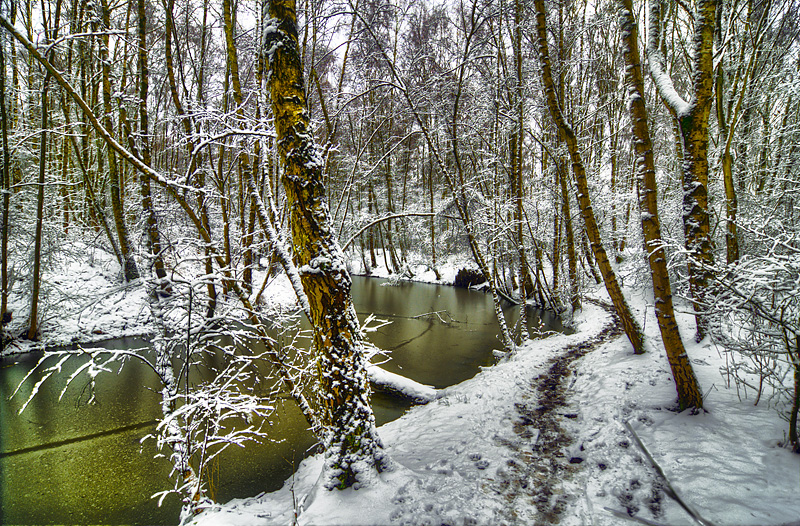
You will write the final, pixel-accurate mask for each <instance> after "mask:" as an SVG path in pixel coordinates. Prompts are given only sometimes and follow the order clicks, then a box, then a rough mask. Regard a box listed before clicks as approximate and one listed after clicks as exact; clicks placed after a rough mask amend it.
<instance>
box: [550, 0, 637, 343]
mask: <svg viewBox="0 0 800 526" xmlns="http://www.w3.org/2000/svg"><path fill="white" fill-rule="evenodd" d="M534 6H535V8H536V31H537V40H538V44H539V59H540V61H541V66H542V69H541V73H542V84H543V85H544V90H545V95H546V96H547V106H548V108H549V110H550V115H551V116H552V118H553V120H554V121H555V124H556V126H557V127H558V129H559V130H560V132H561V137H562V139H563V140H564V141H565V142H566V143H567V148H568V149H569V154H570V158H571V160H572V173H573V175H574V177H575V184H576V186H577V189H578V204H579V205H580V209H581V213H582V214H583V222H584V224H585V227H586V235H587V236H588V237H589V241H590V242H591V247H592V252H593V254H594V258H595V261H597V266H598V267H599V268H600V274H601V275H602V276H603V281H604V282H605V286H606V290H607V291H608V295H609V297H610V298H611V301H612V303H613V304H614V310H615V311H616V313H617V316H619V319H620V322H621V323H622V327H623V329H624V330H625V335H626V336H627V337H628V340H630V342H631V345H632V346H633V350H634V352H635V353H637V354H640V353H642V352H644V344H643V342H642V332H641V329H640V328H639V324H638V323H637V322H636V320H635V319H634V318H633V315H632V314H631V311H630V308H629V307H628V304H627V302H626V301H625V296H624V295H623V294H622V289H621V288H620V286H619V282H618V281H617V276H616V274H615V273H614V269H613V268H612V267H611V262H610V261H609V260H608V255H607V254H606V250H605V247H603V241H602V239H601V238H600V229H599V227H598V226H597V220H596V219H595V216H594V211H593V210H592V203H591V200H590V199H589V184H588V182H587V180H586V169H585V168H584V165H583V161H582V159H581V155H580V152H579V151H578V139H577V137H576V136H575V133H574V132H573V130H572V128H571V127H570V126H569V125H568V124H567V123H566V121H565V120H564V116H563V114H562V112H561V108H560V107H559V104H558V100H557V98H556V92H555V84H554V82H553V75H552V72H551V67H550V53H549V50H548V45H547V23H546V15H545V7H544V0H535V1H534Z"/></svg>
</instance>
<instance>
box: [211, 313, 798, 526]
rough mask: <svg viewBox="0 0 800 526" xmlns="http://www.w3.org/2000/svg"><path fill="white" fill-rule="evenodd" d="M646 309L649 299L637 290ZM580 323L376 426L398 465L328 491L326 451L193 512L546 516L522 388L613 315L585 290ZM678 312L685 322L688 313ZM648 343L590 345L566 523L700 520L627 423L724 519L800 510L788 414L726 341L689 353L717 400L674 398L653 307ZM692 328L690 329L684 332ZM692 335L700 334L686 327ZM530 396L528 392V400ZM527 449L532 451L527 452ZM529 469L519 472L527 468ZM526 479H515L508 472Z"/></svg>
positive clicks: (224, 516)
mask: <svg viewBox="0 0 800 526" xmlns="http://www.w3.org/2000/svg"><path fill="white" fill-rule="evenodd" d="M639 303H640V305H641V307H642V308H640V312H644V310H645V309H644V302H643V301H640V302H639ZM576 321H577V328H578V332H577V333H576V334H572V335H556V336H552V337H550V338H547V339H545V340H536V341H530V342H528V343H527V344H526V345H525V346H524V347H523V348H521V349H520V350H519V352H518V353H517V354H516V355H515V356H514V357H513V358H512V359H510V360H508V361H505V362H503V363H500V364H498V365H497V366H495V367H492V368H489V369H485V370H483V371H482V372H481V373H479V374H478V375H477V376H476V377H475V378H473V379H471V380H468V381H466V382H463V383H462V384H460V385H457V386H454V387H451V388H449V389H447V390H446V392H445V394H444V396H443V397H441V398H439V399H437V400H436V401H434V402H432V403H430V404H428V405H426V406H420V407H416V408H413V409H412V410H410V411H409V412H408V413H407V414H406V415H405V416H403V417H402V418H400V419H399V420H396V421H394V422H390V423H388V424H385V425H384V426H382V427H381V428H380V429H379V432H380V435H381V437H382V438H383V441H384V444H385V446H386V448H387V451H388V452H389V454H390V456H391V457H392V459H393V461H394V470H393V471H391V472H389V473H384V474H381V475H379V476H377V478H376V480H374V481H373V482H374V483H373V484H372V485H369V486H367V487H362V488H360V489H350V490H347V491H335V492H326V491H320V490H319V488H318V485H317V478H318V476H319V473H320V468H321V459H320V457H312V458H309V459H307V460H306V461H305V462H304V463H303V464H302V465H301V467H300V469H299V470H298V471H297V473H296V474H295V475H294V476H293V477H292V478H291V479H289V480H287V481H286V483H285V485H284V487H283V489H282V490H280V491H277V492H274V493H270V494H264V495H260V496H258V497H254V498H251V499H241V500H234V501H232V502H229V503H227V504H225V505H224V506H222V507H220V508H219V509H217V510H214V511H207V512H205V513H203V514H201V515H200V516H199V517H197V520H196V523H197V524H198V526H199V525H202V526H211V525H223V524H225V525H257V524H258V525H267V524H292V523H295V522H296V523H298V524H352V525H355V524H365V525H367V524H378V525H380V524H436V525H438V524H464V525H470V524H503V523H505V524H549V523H550V522H548V521H549V519H548V518H547V517H544V516H542V515H541V514H540V512H539V511H538V510H537V506H536V504H537V483H538V482H539V480H537V471H536V470H535V469H526V468H530V467H531V466H520V462H521V460H520V459H527V461H528V462H530V463H531V464H535V463H536V462H537V461H538V460H537V453H536V441H537V433H536V432H535V431H534V432H533V433H529V435H531V436H528V437H526V436H525V434H520V433H517V432H516V431H515V424H516V425H517V426H518V425H519V420H520V414H519V411H518V408H517V404H519V403H520V402H521V401H522V400H524V399H526V398H527V399H529V398H530V397H533V396H536V393H535V391H534V390H533V389H532V388H531V380H532V379H533V378H534V377H536V376H537V375H539V374H541V373H542V372H543V371H544V370H545V364H546V362H547V360H548V359H549V358H551V357H552V356H554V355H555V354H557V353H558V352H559V350H561V349H563V348H564V347H566V346H568V345H570V344H575V343H578V342H581V341H584V340H587V339H590V338H592V337H594V336H596V335H597V334H598V333H599V332H600V330H601V328H602V327H603V326H604V324H607V323H609V322H610V320H609V317H608V315H607V314H606V312H605V311H604V310H602V309H601V308H599V307H597V306H595V305H592V304H586V306H585V307H584V310H583V311H582V312H581V313H580V314H579V315H578V317H577V320H576ZM681 321H682V322H683V324H684V326H686V327H689V326H690V324H691V317H690V316H686V315H683V316H681ZM646 333H647V337H648V340H649V341H650V342H651V352H649V353H647V354H645V355H642V356H635V355H633V353H632V350H631V347H630V345H629V344H628V342H627V340H625V338H624V336H623V337H617V338H614V339H613V340H612V341H610V342H607V343H605V344H602V345H600V346H599V348H597V349H596V350H594V351H593V352H591V353H590V354H589V355H588V356H586V357H585V358H584V359H582V360H581V361H580V362H579V365H578V366H577V368H576V369H577V370H576V373H575V375H574V377H573V378H572V380H571V382H570V385H569V387H568V390H569V392H568V394H569V395H570V398H569V401H570V404H569V406H568V408H567V409H566V410H565V411H564V412H563V413H564V414H565V415H567V416H568V417H564V418H562V420H563V424H562V425H563V426H564V428H566V429H567V430H568V431H569V433H571V434H572V436H573V440H572V441H571V443H569V442H568V443H567V445H566V446H565V448H564V451H563V457H561V460H560V462H562V463H564V464H565V465H566V464H571V465H572V466H573V468H572V469H571V470H565V472H564V473H565V476H564V477H563V481H562V482H561V484H560V487H557V488H555V493H556V495H554V496H553V497H551V498H552V499H557V498H561V499H562V500H563V502H565V503H566V508H565V509H564V511H563V512H562V514H561V517H560V521H561V522H560V523H561V524H564V525H590V524H591V525H615V524H623V523H625V522H627V521H626V520H625V519H621V518H619V517H617V516H615V515H613V514H612V512H611V511H609V510H616V511H620V512H624V513H630V514H635V515H636V516H637V517H640V518H642V519H644V520H649V521H653V522H654V523H656V524H669V525H680V524H693V521H692V520H691V519H690V518H689V516H688V515H687V514H686V513H685V512H684V511H683V510H682V509H681V508H680V507H679V506H678V504H676V503H675V502H674V501H672V500H670V499H669V498H668V497H667V496H666V495H665V494H664V491H663V482H662V481H661V480H660V479H659V478H658V477H657V476H656V470H655V468H654V467H653V466H652V465H650V463H649V462H648V460H647V459H646V458H645V456H644V455H643V453H642V452H641V451H640V450H639V449H638V448H637V446H636V445H635V441H634V439H633V437H632V436H631V435H630V434H629V433H628V431H626V429H625V427H624V423H625V422H630V424H631V426H632V427H633V429H634V430H635V432H636V433H637V435H638V436H639V437H640V439H641V441H642V442H643V444H644V445H645V447H646V448H647V449H648V450H649V451H650V453H651V454H652V456H653V457H654V459H655V461H656V462H657V463H658V464H659V465H660V466H661V468H662V469H663V470H664V472H665V473H666V476H667V477H668V480H669V483H670V484H671V485H672V486H673V487H674V488H675V489H676V490H677V492H678V494H679V495H681V496H682V497H683V498H684V499H685V501H687V502H688V504H689V505H690V506H691V507H693V508H694V509H695V510H696V511H697V512H698V513H699V514H700V515H701V516H702V517H704V518H705V519H706V520H708V521H710V523H712V524H716V525H726V526H729V525H761V526H766V525H778V524H792V523H793V524H800V522H798V521H800V499H798V498H797V492H798V490H800V457H798V456H797V455H793V454H792V453H790V452H789V451H788V450H787V449H785V448H782V447H781V446H780V445H779V442H781V441H782V440H783V438H784V434H785V430H786V423H785V422H783V421H782V420H781V419H780V418H779V416H778V415H777V413H775V411H774V410H771V409H769V408H767V407H763V406H757V407H756V406H753V405H752V402H751V401H749V400H742V401H740V400H739V398H738V396H737V393H736V391H735V389H731V388H728V387H727V386H726V385H725V381H724V379H723V377H722V376H721V375H720V371H719V368H720V365H721V363H722V362H723V361H724V358H723V357H722V355H721V353H720V352H718V350H717V349H715V348H714V346H713V345H712V344H710V343H708V342H707V341H705V342H702V343H700V344H696V345H691V346H690V347H689V353H690V355H691V357H692V362H693V365H694V367H695V369H696V372H697V375H698V377H699V380H700V382H701V384H702V386H703V388H704V389H705V390H706V391H707V396H706V402H705V403H706V407H707V409H708V411H709V412H708V413H705V414H701V415H695V416H692V415H690V414H688V413H682V414H678V413H676V412H675V411H673V409H672V408H673V406H674V402H675V389H674V385H673V383H672V378H671V375H670V373H669V367H668V364H667V362H666V357H665V356H664V354H663V352H659V350H658V345H659V343H658V338H659V336H658V328H657V325H656V323H655V321H654V319H653V318H652V309H650V310H649V312H648V319H647V323H646ZM686 336H689V335H688V334H687V335H686ZM686 341H687V342H689V341H690V339H689V338H686ZM529 403H530V402H529ZM520 452H522V455H521V454H520ZM520 474H521V475H520ZM520 476H522V477H523V478H524V477H528V478H529V480H515V481H514V483H515V485H516V487H518V488H522V489H523V490H524V491H518V492H516V493H514V492H510V491H509V490H508V486H509V479H512V478H514V477H516V478H517V479H518V478H519V477H520Z"/></svg>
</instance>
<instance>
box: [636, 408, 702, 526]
mask: <svg viewBox="0 0 800 526" xmlns="http://www.w3.org/2000/svg"><path fill="white" fill-rule="evenodd" d="M624 425H625V429H627V430H628V432H629V433H630V434H631V436H633V440H634V442H636V445H637V446H638V447H639V449H640V450H642V453H644V456H645V457H647V460H649V461H650V464H651V465H652V466H653V468H655V470H656V473H657V474H658V477H659V478H660V479H661V481H662V482H663V483H664V493H666V494H667V496H668V497H670V498H671V499H673V500H674V501H675V502H677V503H678V504H679V505H680V507H681V508H683V509H684V511H686V513H688V514H689V516H690V517H691V518H692V519H694V521H695V522H696V523H697V524H700V526H715V525H714V523H713V522H710V521H708V520H706V519H704V518H703V517H701V516H700V514H699V513H697V512H696V511H695V510H694V509H692V508H691V506H689V505H688V504H687V503H686V502H684V500H683V499H682V498H681V497H680V496H679V495H678V493H677V492H676V491H675V488H673V487H672V484H670V482H669V479H668V478H667V475H666V474H665V473H664V470H662V469H661V466H659V465H658V462H656V461H655V459H654V458H653V456H652V455H651V454H650V452H649V451H648V450H647V448H646V447H645V446H644V444H643V443H642V440H641V439H640V438H639V435H637V434H636V431H634V430H633V427H632V426H631V424H630V422H628V421H627V420H626V421H625V422H624ZM644 524H650V523H644Z"/></svg>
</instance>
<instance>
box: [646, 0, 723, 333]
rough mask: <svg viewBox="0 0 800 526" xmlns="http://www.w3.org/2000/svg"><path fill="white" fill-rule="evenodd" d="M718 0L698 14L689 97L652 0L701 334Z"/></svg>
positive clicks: (659, 83)
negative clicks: (671, 63) (681, 89)
mask: <svg viewBox="0 0 800 526" xmlns="http://www.w3.org/2000/svg"><path fill="white" fill-rule="evenodd" d="M716 6H717V2H716V0H698V1H697V2H696V9H695V14H694V21H695V25H694V28H695V29H694V55H693V57H692V70H693V71H694V73H693V75H692V96H691V99H690V102H688V103H687V102H686V101H685V100H683V99H682V98H681V97H680V95H678V92H677V91H676V90H675V86H674V85H673V82H672V79H671V78H670V77H669V75H668V73H667V72H666V70H665V67H664V57H663V55H662V53H661V51H660V49H659V40H660V36H661V28H660V26H661V0H652V2H651V6H650V31H649V33H648V39H647V57H648V63H649V65H650V73H651V75H652V77H653V80H654V82H655V85H656V88H657V89H658V93H659V95H660V96H661V99H662V100H663V101H664V105H665V106H666V107H667V108H668V109H669V111H670V113H672V115H673V117H675V119H676V120H677V122H678V126H679V130H680V137H681V149H682V151H683V169H682V175H683V232H684V238H685V240H684V242H685V246H686V250H687V252H688V254H689V257H688V266H689V286H690V289H691V294H692V300H693V303H694V310H695V320H696V323H697V336H696V338H697V340H698V341H700V340H702V339H703V338H704V337H705V335H706V332H707V327H706V321H705V316H704V315H703V311H704V309H705V303H706V301H707V300H706V296H707V294H708V286H709V284H710V282H711V280H712V279H713V277H714V276H713V273H712V270H711V267H712V265H713V264H714V254H713V252H712V249H713V247H712V243H711V222H710V218H709V212H708V117H709V114H710V112H711V102H712V94H713V93H712V92H713V83H714V79H713V53H712V51H713V44H714V19H715V16H716Z"/></svg>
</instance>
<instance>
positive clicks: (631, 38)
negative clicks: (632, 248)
mask: <svg viewBox="0 0 800 526" xmlns="http://www.w3.org/2000/svg"><path fill="white" fill-rule="evenodd" d="M619 4H620V10H619V16H620V29H621V31H622V54H623V57H624V59H625V66H626V67H625V85H626V87H627V91H628V104H629V109H630V114H631V123H632V125H631V131H632V133H633V148H634V151H635V153H636V159H635V162H634V164H635V166H636V174H637V177H638V181H637V183H638V191H639V212H640V215H641V218H642V232H643V233H644V249H645V252H646V254H647V259H648V261H649V263H650V272H651V276H652V278H653V294H654V296H655V315H656V320H658V328H659V329H660V330H661V340H662V342H663V344H664V350H665V351H666V353H667V359H668V360H669V364H670V367H671V368H672V376H673V378H674V379H675V386H676V388H677V390H678V404H679V406H680V408H681V409H686V408H688V407H694V408H696V409H701V408H702V407H703V394H702V392H701V391H700V385H699V383H698V382H697V378H696V376H695V374H694V370H693V369H692V364H691V362H689V356H688V355H687V354H686V349H685V348H684V346H683V340H681V334H680V331H679V330H678V324H677V323H676V322H675V310H674V308H673V306H672V288H671V286H670V282H669V270H668V269H667V255H666V253H665V251H664V244H663V242H662V240H661V223H660V221H659V219H658V198H657V186H656V169H655V161H654V160H653V143H652V141H651V139H650V128H649V126H648V124H647V107H646V106H645V92H644V79H643V78H642V65H641V59H640V58H639V57H640V55H639V30H638V27H637V24H636V20H635V19H634V17H633V2H632V0H619Z"/></svg>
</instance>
